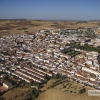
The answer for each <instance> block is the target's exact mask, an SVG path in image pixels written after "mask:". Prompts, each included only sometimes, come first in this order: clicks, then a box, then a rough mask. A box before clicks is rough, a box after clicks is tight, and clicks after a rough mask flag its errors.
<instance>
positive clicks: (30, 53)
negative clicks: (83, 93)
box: [0, 28, 100, 92]
mask: <svg viewBox="0 0 100 100" xmlns="http://www.w3.org/2000/svg"><path fill="white" fill-rule="evenodd" d="M97 35H98V34H97V33H96V32H95V31H94V30H93V29H91V28H78V29H53V28H49V29H42V30H37V31H36V32H35V33H34V34H32V33H30V34H28V33H22V34H8V35H4V36H2V37H1V38H0V72H1V73H2V74H1V76H0V79H1V83H3V86H2V87H5V88H3V89H4V90H6V89H10V88H11V87H12V86H11V83H10V82H8V81H7V80H6V79H5V80H4V78H5V77H7V76H8V75H9V76H10V77H12V76H15V77H18V78H19V79H21V80H24V81H26V82H32V81H34V82H37V83H39V84H41V83H44V81H45V78H46V77H52V76H54V75H56V74H60V75H62V76H64V77H69V78H70V79H72V80H75V81H78V82H79V83H81V84H86V85H88V86H91V87H94V88H96V89H100V55H99V53H100V39H99V36H97ZM4 90H2V89H0V92H2V91H4Z"/></svg>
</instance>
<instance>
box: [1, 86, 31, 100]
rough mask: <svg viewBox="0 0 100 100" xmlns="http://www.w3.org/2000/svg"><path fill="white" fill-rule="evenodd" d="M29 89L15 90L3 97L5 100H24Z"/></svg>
mask: <svg viewBox="0 0 100 100" xmlns="http://www.w3.org/2000/svg"><path fill="white" fill-rule="evenodd" d="M28 90H29V89H28V88H14V89H12V90H9V91H7V92H6V93H5V94H3V95H2V97H4V100H22V99H24V98H25V97H26V96H27V92H28Z"/></svg>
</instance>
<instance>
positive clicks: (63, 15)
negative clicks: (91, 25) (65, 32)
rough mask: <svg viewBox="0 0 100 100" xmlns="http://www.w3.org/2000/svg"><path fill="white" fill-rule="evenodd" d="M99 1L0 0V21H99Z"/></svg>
mask: <svg viewBox="0 0 100 100" xmlns="http://www.w3.org/2000/svg"><path fill="white" fill-rule="evenodd" d="M99 4H100V0H84V1H83V0H82V1H80V0H39V1H38V0H30V1H29V0H24V1H23V0H16V1H14V0H9V1H8V0H0V19H1V20H2V19H4V20H6V19H9V20H11V19H27V20H69V21H70V20H72V21H73V20H74V21H90V20H100V13H99V10H100V6H99Z"/></svg>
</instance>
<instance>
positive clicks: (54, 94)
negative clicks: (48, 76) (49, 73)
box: [36, 80, 100, 100]
mask: <svg viewBox="0 0 100 100" xmlns="http://www.w3.org/2000/svg"><path fill="white" fill-rule="evenodd" d="M54 82H55V81H54V80H50V81H48V83H47V84H45V85H44V87H43V88H42V89H41V90H42V91H43V92H42V93H41V94H40V95H39V97H38V98H37V99H36V100H100V97H96V96H88V90H91V89H93V88H91V87H89V86H84V85H82V84H80V83H77V82H75V81H71V80H70V81H67V80H66V81H65V80H64V82H62V84H58V85H57V86H55V87H54V88H49V89H48V87H50V86H51V85H52V84H53V83H54ZM68 84H69V85H68ZM70 84H71V85H70ZM63 86H66V87H65V88H63ZM84 87H85V88H86V92H85V93H83V94H80V93H79V90H80V89H82V88H84ZM71 91H72V92H71Z"/></svg>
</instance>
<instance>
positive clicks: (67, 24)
mask: <svg viewBox="0 0 100 100" xmlns="http://www.w3.org/2000/svg"><path fill="white" fill-rule="evenodd" d="M98 23H99V21H88V22H79V21H42V20H0V33H22V32H32V33H34V32H35V31H36V30H38V29H47V28H75V29H76V28H79V27H93V28H94V29H95V30H96V31H97V32H100V29H98V27H100V25H97V24H98Z"/></svg>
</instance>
